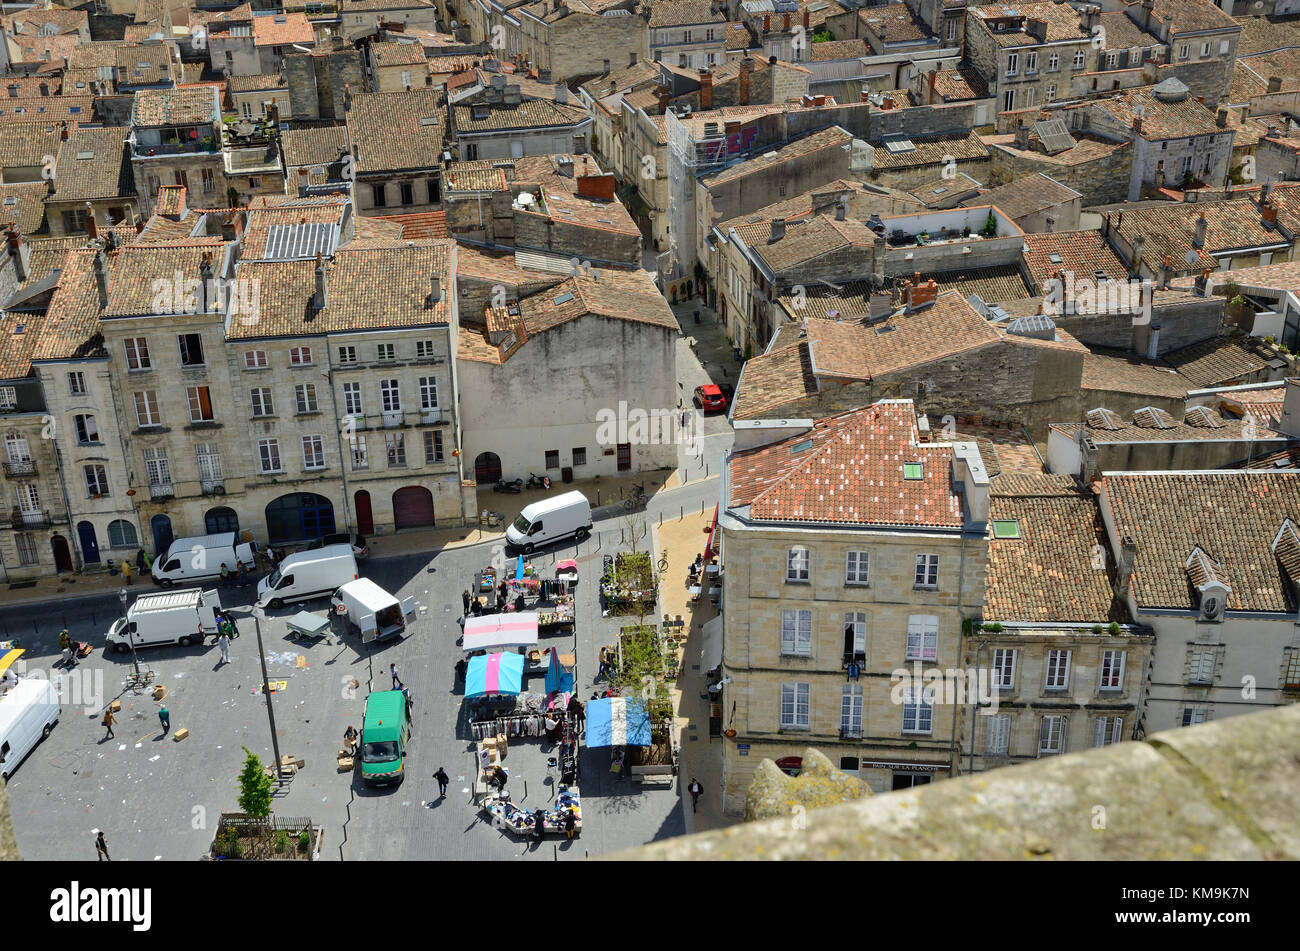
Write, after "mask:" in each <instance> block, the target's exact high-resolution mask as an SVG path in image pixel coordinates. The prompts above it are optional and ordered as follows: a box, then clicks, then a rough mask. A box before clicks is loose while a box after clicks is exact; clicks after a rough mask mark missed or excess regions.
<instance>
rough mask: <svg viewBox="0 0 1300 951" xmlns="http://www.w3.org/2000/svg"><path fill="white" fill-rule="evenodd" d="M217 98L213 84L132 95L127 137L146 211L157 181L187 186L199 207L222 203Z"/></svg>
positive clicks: (149, 209)
mask: <svg viewBox="0 0 1300 951" xmlns="http://www.w3.org/2000/svg"><path fill="white" fill-rule="evenodd" d="M220 96H221V90H220V88H219V87H218V86H215V85H202V86H185V87H182V88H178V89H149V90H141V91H139V92H137V93H135V98H134V100H133V102H132V105H131V135H130V138H129V139H128V140H127V141H128V143H129V147H130V154H131V172H132V175H133V177H134V179H135V191H136V194H137V195H138V196H139V198H140V202H141V205H142V208H141V211H142V212H143V213H144V214H145V215H149V214H152V213H153V210H154V201H155V198H156V197H157V195H158V189H159V186H161V185H179V186H180V187H182V188H187V189H189V193H190V196H191V198H192V199H194V200H196V202H198V203H201V204H202V206H204V207H209V208H211V207H215V206H216V205H218V204H221V202H222V199H223V198H224V197H225V190H226V186H225V177H226V173H225V162H224V157H223V154H222V150H221V142H222V140H221V136H222V127H221V106H220Z"/></svg>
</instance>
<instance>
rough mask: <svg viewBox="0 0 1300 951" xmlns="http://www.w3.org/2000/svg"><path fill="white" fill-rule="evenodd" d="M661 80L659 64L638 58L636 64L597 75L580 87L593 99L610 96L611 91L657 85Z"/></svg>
mask: <svg viewBox="0 0 1300 951" xmlns="http://www.w3.org/2000/svg"><path fill="white" fill-rule="evenodd" d="M658 82H659V64H658V63H653V62H650V63H648V62H646V61H645V60H642V59H639V60H637V62H636V64H635V65H632V66H626V67H624V68H623V69H616V70H614V71H613V72H610V73H607V74H606V75H603V76H597V77H596V78H595V79H589V80H587V81H586V82H585V83H583V84H582V85H581V86H580V87H579V88H580V89H583V90H585V91H586V93H587V94H588V95H589V96H591V97H592V98H593V99H600V98H602V97H604V96H608V95H609V94H610V93H611V92H615V91H624V90H629V89H636V88H638V87H642V86H646V85H657V84H658Z"/></svg>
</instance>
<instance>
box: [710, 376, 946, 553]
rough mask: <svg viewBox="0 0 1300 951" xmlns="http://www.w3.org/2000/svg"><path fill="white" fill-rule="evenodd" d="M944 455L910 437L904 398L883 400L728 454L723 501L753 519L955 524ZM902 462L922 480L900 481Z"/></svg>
mask: <svg viewBox="0 0 1300 951" xmlns="http://www.w3.org/2000/svg"><path fill="white" fill-rule="evenodd" d="M951 460H952V448H951V446H949V445H947V444H942V443H930V444H924V445H922V444H919V443H918V442H917V431H916V411H915V409H914V407H913V405H912V401H911V400H897V401H895V400H887V401H882V402H879V403H875V404H873V405H871V406H867V407H864V408H862V409H859V410H854V411H852V412H848V413H844V414H842V415H839V416H831V417H828V418H826V419H821V420H818V421H817V423H816V425H815V426H814V428H813V429H812V431H811V432H808V433H804V434H801V435H798V436H793V437H791V438H789V439H784V440H782V441H780V442H777V443H773V444H771V445H769V446H761V447H757V448H754V449H748V450H742V451H740V452H735V453H733V454H732V455H731V457H730V458H729V459H728V461H727V466H728V469H729V471H730V480H729V487H730V490H731V496H730V498H729V499H728V501H727V504H728V507H729V508H733V509H736V508H743V507H748V517H749V518H750V519H753V520H772V521H781V522H830V523H839V524H848V525H880V526H903V525H905V526H911V527H926V528H960V527H961V525H962V523H963V517H962V503H961V494H960V492H959V491H958V490H957V489H956V488H955V487H954V485H953V482H952V465H951ZM907 462H920V463H922V464H923V465H922V472H923V478H921V479H904V478H903V465H904V463H907Z"/></svg>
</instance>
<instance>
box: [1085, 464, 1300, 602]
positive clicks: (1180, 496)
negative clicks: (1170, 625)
mask: <svg viewBox="0 0 1300 951" xmlns="http://www.w3.org/2000/svg"><path fill="white" fill-rule="evenodd" d="M1102 485H1103V495H1102V502H1101V504H1102V505H1104V506H1107V507H1108V508H1109V511H1110V515H1111V517H1112V518H1113V519H1114V525H1115V532H1116V534H1117V535H1119V536H1120V537H1123V536H1125V535H1127V536H1130V537H1132V538H1133V540H1134V542H1135V543H1136V545H1137V554H1136V556H1135V558H1134V562H1133V576H1132V582H1131V584H1132V591H1133V595H1134V598H1135V600H1136V602H1137V603H1138V605H1139V606H1141V607H1148V608H1175V609H1183V610H1195V609H1196V607H1197V600H1196V598H1195V596H1194V589H1193V588H1192V586H1191V584H1190V583H1189V577H1188V571H1187V559H1188V557H1189V555H1191V553H1192V550H1193V549H1194V548H1195V547H1196V546H1200V547H1201V549H1202V550H1203V551H1204V552H1205V553H1206V555H1207V556H1208V557H1209V558H1210V559H1212V560H1213V561H1215V562H1217V563H1218V564H1219V565H1221V566H1222V574H1223V576H1224V580H1225V581H1226V582H1227V584H1228V585H1229V586H1230V587H1231V593H1230V594H1229V595H1228V599H1227V605H1226V606H1227V609H1228V610H1229V611H1263V612H1294V611H1295V607H1296V606H1295V601H1294V597H1293V596H1292V594H1291V591H1290V588H1291V581H1290V580H1289V579H1288V578H1287V577H1286V575H1285V573H1284V572H1283V571H1282V570H1281V565H1280V564H1279V562H1278V559H1277V556H1276V555H1275V554H1274V553H1273V550H1272V546H1273V540H1274V538H1275V537H1276V536H1277V534H1278V531H1279V530H1280V529H1281V527H1282V522H1283V519H1287V518H1289V519H1291V521H1292V522H1296V521H1300V472H1294V471H1289V472H1267V471H1259V470H1253V469H1244V470H1233V471H1231V472H1162V473H1108V474H1107V475H1105V476H1104V477H1103V479H1102Z"/></svg>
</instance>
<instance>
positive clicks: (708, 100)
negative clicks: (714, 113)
mask: <svg viewBox="0 0 1300 951" xmlns="http://www.w3.org/2000/svg"><path fill="white" fill-rule="evenodd" d="M712 108H713V72H712V70H710V69H708V68H707V67H700V109H701V110H704V111H708V110H709V109H712Z"/></svg>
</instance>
